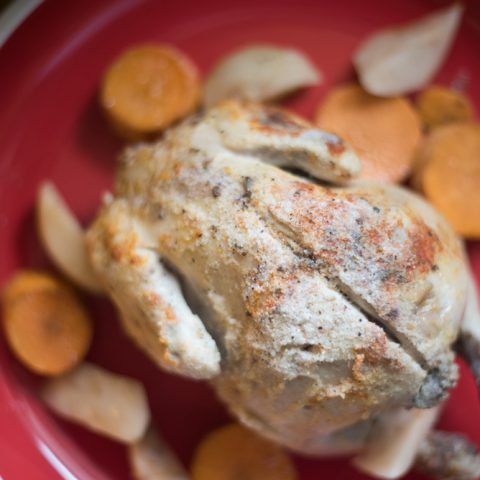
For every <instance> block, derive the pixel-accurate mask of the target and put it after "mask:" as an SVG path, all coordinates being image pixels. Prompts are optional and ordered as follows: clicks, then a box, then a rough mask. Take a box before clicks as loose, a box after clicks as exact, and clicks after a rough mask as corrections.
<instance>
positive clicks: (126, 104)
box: [100, 44, 201, 140]
mask: <svg viewBox="0 0 480 480" xmlns="http://www.w3.org/2000/svg"><path fill="white" fill-rule="evenodd" d="M200 91H201V86H200V78H199V74H198V71H197V68H196V67H195V65H194V64H193V63H192V61H191V60H190V59H189V58H188V57H187V56H186V55H185V54H183V53H182V52H180V51H179V50H178V49H176V48H175V47H173V46H171V45H165V44H158V45H157V44H145V45H138V46H135V47H132V48H129V49H128V50H126V51H125V52H123V53H122V54H121V55H120V56H119V57H118V58H117V59H116V60H115V61H114V62H113V63H112V64H111V65H110V67H109V68H108V70H107V72H106V73H105V75H104V77H103V81H102V85H101V91H100V102H101V105H102V107H103V109H104V110H105V112H106V114H107V117H108V118H109V119H110V120H111V122H112V124H113V126H114V128H115V129H116V130H117V132H118V133H119V134H120V135H122V136H123V137H125V138H126V139H128V140H138V139H142V138H148V137H151V136H152V135H155V134H158V133H159V132H160V131H161V130H162V129H164V128H165V127H168V126H169V125H170V124H172V123H173V122H175V121H177V120H179V119H181V118H182V117H184V116H186V115H188V114H189V113H191V112H193V111H194V110H195V108H196V107H197V105H198V102H199V100H200Z"/></svg>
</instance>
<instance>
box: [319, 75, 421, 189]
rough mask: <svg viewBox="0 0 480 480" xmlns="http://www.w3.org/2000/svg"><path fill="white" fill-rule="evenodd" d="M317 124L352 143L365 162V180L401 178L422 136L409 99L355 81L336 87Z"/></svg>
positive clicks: (329, 95)
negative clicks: (373, 92) (374, 90)
mask: <svg viewBox="0 0 480 480" xmlns="http://www.w3.org/2000/svg"><path fill="white" fill-rule="evenodd" d="M316 123H317V125H318V126H319V127H320V128H322V129H325V130H329V131H331V132H333V133H336V134H337V135H339V136H341V137H343V138H344V139H345V140H347V141H348V142H349V143H350V144H351V145H352V146H353V148H354V149H355V150H356V152H357V154H358V155H359V157H360V159H361V161H362V173H361V175H360V178H362V179H375V180H383V181H387V182H400V181H402V180H403V179H404V178H405V177H407V175H408V174H409V173H410V169H411V167H412V164H413V160H414V155H415V150H416V148H417V145H418V143H419V141H420V140H421V138H422V132H421V127H420V121H419V119H418V116H417V114H416V112H415V110H414V108H413V107H412V105H411V104H410V102H409V101H408V100H407V99H406V98H403V97H397V98H380V97H375V96H373V95H370V94H369V93H367V92H365V91H364V90H363V89H362V88H361V87H360V86H359V85H356V84H348V85H341V86H338V87H335V88H333V89H332V90H331V91H330V92H329V93H328V94H327V97H326V98H325V100H324V101H323V103H322V104H321V105H320V107H319V109H318V112H317V115H316Z"/></svg>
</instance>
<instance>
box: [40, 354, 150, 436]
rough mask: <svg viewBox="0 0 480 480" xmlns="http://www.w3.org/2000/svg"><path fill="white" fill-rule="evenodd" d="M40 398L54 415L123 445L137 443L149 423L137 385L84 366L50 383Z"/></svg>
mask: <svg viewBox="0 0 480 480" xmlns="http://www.w3.org/2000/svg"><path fill="white" fill-rule="evenodd" d="M41 396H42V398H43V400H44V401H45V403H46V404H47V405H48V406H49V407H50V408H51V409H52V410H53V411H54V412H55V413H57V414H58V415H60V416H62V417H64V418H66V419H68V420H71V421H73V422H76V423H79V424H81V425H83V426H85V427H87V428H89V429H91V430H93V431H94V432H97V433H100V434H103V435H106V436H108V437H110V438H112V439H114V440H117V441H119V442H123V443H133V442H136V441H138V440H140V438H141V437H142V436H143V434H144V433H145V431H146V429H147V427H148V424H149V422H150V410H149V407H148V401H147V396H146V393H145V390H144V388H143V385H142V384H141V383H140V382H138V381H137V380H134V379H133V378H130V377H125V376H123V375H117V374H114V373H111V372H108V371H107V370H104V369H103V368H101V367H98V366H96V365H93V364H90V363H87V362H84V363H82V364H81V365H80V366H78V367H77V368H76V369H74V370H72V371H71V372H69V373H67V374H65V375H62V376H60V377H57V378H53V379H50V380H49V381H48V382H47V384H46V385H45V386H44V387H43V389H42V392H41Z"/></svg>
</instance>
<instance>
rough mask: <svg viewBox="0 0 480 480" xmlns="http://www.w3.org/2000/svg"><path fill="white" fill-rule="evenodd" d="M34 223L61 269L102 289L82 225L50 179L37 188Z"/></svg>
mask: <svg viewBox="0 0 480 480" xmlns="http://www.w3.org/2000/svg"><path fill="white" fill-rule="evenodd" d="M37 227H38V231H39V236H40V239H41V241H42V244H43V247H44V248H45V250H46V251H47V253H48V255H49V257H50V258H51V260H52V261H53V263H54V264H55V265H56V266H57V267H58V268H59V269H60V271H61V272H62V273H64V274H65V275H66V276H67V277H68V278H69V279H70V280H72V281H73V282H74V283H76V284H77V285H78V286H80V287H83V288H86V289H87V290H90V291H92V292H97V293H98V292H101V290H102V288H101V286H100V284H99V282H98V280H97V278H96V276H95V273H94V272H93V270H92V267H91V266H90V261H89V260H88V257H87V252H86V248H85V239H84V234H83V230H82V227H81V226H80V224H79V223H78V221H77V219H76V218H75V217H74V215H73V213H72V212H71V211H70V209H69V208H68V206H67V205H66V203H65V201H64V200H63V198H62V197H61V196H60V194H59V193H58V191H57V189H56V188H55V186H54V185H53V184H52V183H50V182H44V183H43V184H42V185H41V186H40V188H39V190H38V196H37Z"/></svg>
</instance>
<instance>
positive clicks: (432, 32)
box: [353, 3, 463, 96]
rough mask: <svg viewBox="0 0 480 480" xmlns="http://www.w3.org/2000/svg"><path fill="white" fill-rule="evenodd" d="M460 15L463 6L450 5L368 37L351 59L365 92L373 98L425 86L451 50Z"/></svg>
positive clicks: (398, 93) (399, 93) (457, 4)
mask: <svg viewBox="0 0 480 480" xmlns="http://www.w3.org/2000/svg"><path fill="white" fill-rule="evenodd" d="M462 12H463V6H462V5H461V4H460V3H453V4H452V5H451V6H449V7H447V8H443V9H441V10H437V11H435V12H433V13H432V14H430V15H427V16H425V17H423V18H420V19H418V20H415V21H413V22H410V23H407V24H405V25H401V26H397V27H393V28H388V29H385V30H381V31H379V32H376V33H374V34H372V35H371V36H370V37H368V38H367V39H366V40H365V41H364V42H363V43H362V44H361V45H360V47H359V48H358V50H357V52H356V53H355V55H354V59H353V62H354V64H355V67H356V70H357V73H358V76H359V79H360V83H361V84H362V86H363V87H364V88H365V90H367V91H368V92H370V93H372V94H374V95H382V96H394V95H403V94H406V93H410V92H413V91H415V90H418V89H420V88H422V87H424V86H425V85H427V84H428V83H429V82H430V81H431V80H432V78H433V77H434V75H435V74H436V73H437V71H438V70H439V68H440V67H441V66H442V63H443V62H444V60H445V58H446V56H447V54H448V52H449V50H450V47H451V45H452V43H453V40H454V39H455V34H456V32H457V29H458V26H459V24H460V20H461V16H462Z"/></svg>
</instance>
